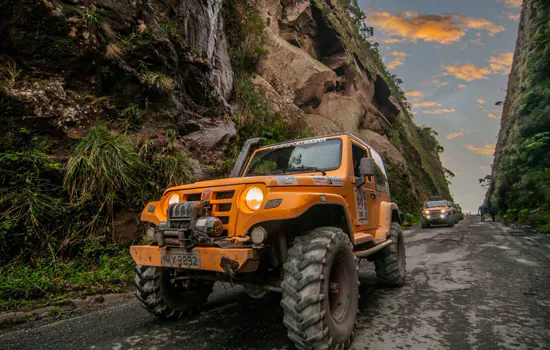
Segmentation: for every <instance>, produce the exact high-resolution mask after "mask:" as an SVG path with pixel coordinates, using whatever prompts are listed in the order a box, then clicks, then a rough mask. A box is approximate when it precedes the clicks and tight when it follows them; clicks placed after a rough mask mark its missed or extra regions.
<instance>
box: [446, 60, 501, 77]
mask: <svg viewBox="0 0 550 350" xmlns="http://www.w3.org/2000/svg"><path fill="white" fill-rule="evenodd" d="M443 69H444V70H446V72H444V73H443V75H452V76H454V77H455V78H457V79H461V80H465V81H473V80H480V79H489V77H488V75H489V74H491V70H490V69H489V68H486V67H478V66H476V65H473V64H471V63H465V64H460V63H456V64H455V65H453V66H443Z"/></svg>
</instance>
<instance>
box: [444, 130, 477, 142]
mask: <svg viewBox="0 0 550 350" xmlns="http://www.w3.org/2000/svg"><path fill="white" fill-rule="evenodd" d="M471 132H472V130H470V129H468V130H464V129H461V130H460V131H457V132H453V133H451V134H449V135H447V136H446V138H447V139H448V140H452V139H454V138H457V137H459V136H464V135H468V134H469V133H471Z"/></svg>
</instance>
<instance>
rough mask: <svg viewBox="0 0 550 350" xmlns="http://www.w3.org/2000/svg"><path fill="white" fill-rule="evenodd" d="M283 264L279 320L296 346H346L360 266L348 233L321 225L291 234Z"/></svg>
mask: <svg viewBox="0 0 550 350" xmlns="http://www.w3.org/2000/svg"><path fill="white" fill-rule="evenodd" d="M283 268H284V277H283V282H282V283H281V288H282V290H283V299H282V300H281V306H282V307H283V310H284V318H283V323H284V324H285V326H286V328H287V330H288V337H289V338H290V339H291V340H292V341H293V342H294V344H295V346H296V347H297V348H298V349H344V348H347V347H349V345H350V344H351V341H352V338H353V333H354V329H355V321H356V318H357V308H358V304H359V280H358V269H359V268H358V265H357V259H356V257H355V254H354V253H353V246H352V244H351V242H350V240H349V238H348V236H347V235H346V234H345V233H344V232H343V231H342V230H340V229H338V228H334V227H321V228H317V229H314V230H312V231H309V232H307V233H306V234H304V235H302V236H299V237H296V239H295V241H294V245H293V246H292V247H291V248H290V249H289V251H288V258H287V261H286V262H285V264H284V266H283Z"/></svg>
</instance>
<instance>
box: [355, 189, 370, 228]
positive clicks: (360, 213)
mask: <svg viewBox="0 0 550 350" xmlns="http://www.w3.org/2000/svg"><path fill="white" fill-rule="evenodd" d="M355 207H356V208H357V223H358V224H359V225H365V224H367V223H368V222H369V213H368V212H367V191H366V190H365V189H364V188H356V189H355Z"/></svg>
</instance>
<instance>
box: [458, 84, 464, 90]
mask: <svg viewBox="0 0 550 350" xmlns="http://www.w3.org/2000/svg"><path fill="white" fill-rule="evenodd" d="M465 87H466V85H464V84H459V85H458V88H459V89H464V88H465Z"/></svg>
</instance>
